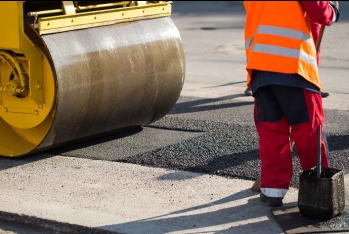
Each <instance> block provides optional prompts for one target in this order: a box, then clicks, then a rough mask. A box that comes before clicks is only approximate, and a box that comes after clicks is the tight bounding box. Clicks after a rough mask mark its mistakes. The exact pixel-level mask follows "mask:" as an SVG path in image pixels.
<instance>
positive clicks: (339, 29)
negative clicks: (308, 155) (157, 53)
mask: <svg viewBox="0 0 349 234" xmlns="http://www.w3.org/2000/svg"><path fill="white" fill-rule="evenodd" d="M341 12H342V20H341V22H339V23H337V24H335V25H333V26H331V27H328V28H326V31H325V36H324V38H323V46H322V58H321V67H320V75H321V80H322V82H323V85H324V87H325V89H326V90H327V91H329V92H330V96H329V97H328V98H326V99H324V107H325V114H326V131H327V135H328V143H329V148H330V151H331V162H332V166H333V167H337V168H340V169H343V171H344V172H345V173H347V172H348V169H349V126H348V123H349V113H348V110H349V99H348V97H349V79H347V74H348V72H349V3H348V2H341ZM172 19H173V21H174V22H175V24H176V25H177V27H178V29H179V30H180V33H181V36H182V39H183V44H184V47H185V53H186V59H187V72H186V81H185V85H184V88H183V91H182V94H181V97H180V99H179V100H178V102H177V104H176V106H175V107H174V108H173V109H172V110H171V112H170V113H169V114H168V115H167V116H166V117H165V118H163V119H161V120H159V121H158V122H155V123H153V124H151V125H149V126H146V127H144V128H139V129H134V130H132V131H129V132H125V133H122V134H114V135H110V136H105V137H101V138H98V139H94V140H89V141H85V142H83V143H77V144H73V145H70V146H68V147H63V148H60V149H56V150H52V151H50V152H46V153H45V154H40V155H33V156H31V157H27V158H21V159H16V160H9V159H0V183H1V184H2V188H1V193H0V210H1V211H4V212H11V213H18V214H25V215H29V216H36V217H39V218H43V219H49V220H56V221H58V222H67V223H71V224H77V225H83V226H88V227H95V228H100V229H103V230H109V231H116V232H121V233H122V232H124V233H280V232H282V229H281V228H280V226H279V225H278V224H277V223H276V221H275V220H274V219H273V217H272V216H271V213H270V210H269V208H268V207H266V206H265V205H263V204H262V203H260V201H259V198H258V195H257V194H253V193H252V192H250V190H249V188H250V186H251V184H252V183H253V181H254V180H255V179H256V178H257V177H258V175H259V167H260V162H259V159H258V145H257V143H258V138H257V134H256V131H255V128H254V125H253V117H252V110H253V99H252V98H251V97H245V96H244V95H243V91H244V90H245V86H246V84H245V81H246V79H245V76H246V72H245V70H244V67H245V50H244V38H243V33H244V20H245V15H244V9H243V5H242V2H240V1H236V2H223V1H207V2H177V1H174V2H173V14H172ZM294 156H295V157H294V170H295V174H297V173H298V171H299V163H298V161H297V157H296V156H297V155H296V152H295V154H294ZM346 183H347V185H346V186H347V188H349V184H348V177H347V179H346ZM297 187H298V182H297V177H294V178H293V180H292V188H291V189H290V191H289V193H288V195H287V196H286V197H285V203H287V204H294V202H296V201H297ZM347 191H349V189H347ZM348 197H349V194H347V198H348ZM348 204H349V203H348ZM6 225H7V226H6ZM11 227H12V229H11ZM20 228H22V227H18V230H19V229H20ZM1 229H2V230H3V231H5V230H6V231H8V232H9V231H11V230H15V231H16V228H15V227H13V225H12V226H11V225H9V224H2V223H0V232H1ZM18 233H20V232H18ZM33 233H34V232H33Z"/></svg>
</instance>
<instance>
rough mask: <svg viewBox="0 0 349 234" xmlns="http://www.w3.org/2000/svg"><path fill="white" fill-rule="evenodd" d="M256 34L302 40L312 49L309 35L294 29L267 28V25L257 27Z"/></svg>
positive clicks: (312, 44)
mask: <svg viewBox="0 0 349 234" xmlns="http://www.w3.org/2000/svg"><path fill="white" fill-rule="evenodd" d="M257 34H269V35H273V36H280V37H287V38H292V39H297V40H302V41H305V42H306V43H308V44H309V45H311V46H312V47H313V48H314V49H315V47H314V42H313V38H311V37H310V35H308V34H306V33H304V32H302V31H300V30H296V29H289V28H284V27H277V26H269V25H259V26H258V30H257Z"/></svg>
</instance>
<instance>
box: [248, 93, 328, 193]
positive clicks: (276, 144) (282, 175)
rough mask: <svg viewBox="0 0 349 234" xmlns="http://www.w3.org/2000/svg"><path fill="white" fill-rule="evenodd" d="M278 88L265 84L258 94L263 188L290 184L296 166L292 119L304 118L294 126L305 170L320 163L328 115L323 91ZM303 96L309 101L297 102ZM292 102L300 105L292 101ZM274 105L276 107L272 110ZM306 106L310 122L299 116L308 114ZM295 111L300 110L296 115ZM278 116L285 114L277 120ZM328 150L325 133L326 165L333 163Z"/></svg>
mask: <svg viewBox="0 0 349 234" xmlns="http://www.w3.org/2000/svg"><path fill="white" fill-rule="evenodd" d="M278 89H280V87H276V88H275V89H274V90H273V86H265V87H262V88H261V89H259V90H258V92H257V93H256V96H255V105H254V120H255V125H256V128H257V132H258V135H259V155H260V159H261V161H262V168H261V175H262V176H261V188H266V190H265V191H270V190H272V189H274V190H275V189H288V188H289V185H290V181H291V178H292V174H293V168H292V152H291V147H290V123H289V122H288V121H297V122H301V123H297V124H294V125H292V126H291V127H292V131H291V135H292V138H293V139H294V141H295V143H296V147H297V153H298V156H299V160H300V165H301V167H302V170H308V169H310V168H312V167H314V166H316V157H317V145H318V144H317V131H316V129H317V126H319V125H320V124H321V125H322V130H324V118H325V116H324V111H323V108H322V98H321V94H320V93H315V92H311V91H309V90H306V89H304V90H303V94H302V93H301V92H302V91H300V92H299V91H298V92H297V91H296V92H295V91H294V90H295V89H297V88H295V87H288V86H284V88H283V90H281V91H278V92H276V91H275V90H278ZM288 90H290V91H288ZM280 92H281V93H282V94H281V95H280ZM285 94H286V95H285ZM299 96H302V98H299ZM297 97H298V98H297ZM295 98H297V101H296V102H294V101H290V100H293V99H295ZM299 99H302V100H303V101H304V102H305V103H304V104H305V105H297V104H298V102H299ZM290 102H291V103H292V102H293V103H294V104H296V105H292V104H291V105H290V104H289V103H290ZM270 107H273V109H272V110H271V109H270ZM304 108H305V109H306V112H305V115H306V114H308V116H309V121H306V122H305V121H301V120H298V119H297V118H299V117H300V118H301V117H302V116H303V115H304V112H303V111H304ZM287 110H290V111H287ZM293 113H300V114H297V115H294V114H293ZM277 116H282V117H281V118H279V119H278V120H277V121H276V119H277V118H276V117H277ZM314 129H315V130H314ZM327 150H328V148H327V143H326V137H325V136H324V135H322V137H321V158H322V162H321V163H322V166H323V167H329V161H328V151H327ZM265 195H266V194H265ZM272 197H282V196H277V195H275V196H272Z"/></svg>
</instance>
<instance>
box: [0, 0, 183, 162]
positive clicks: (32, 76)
mask: <svg viewBox="0 0 349 234" xmlns="http://www.w3.org/2000/svg"><path fill="white" fill-rule="evenodd" d="M24 3H27V4H28V5H25V4H24ZM47 3H48V2H35V1H33V2H10V1H9V2H0V24H1V26H0V35H7V36H6V37H0V156H4V157H19V156H24V155H28V154H32V153H37V152H40V151H43V150H47V149H51V148H54V147H58V146H61V145H64V144H67V143H68V142H73V141H76V140H81V139H84V138H87V137H93V136H96V135H100V134H104V133H107V132H111V131H120V130H123V129H125V128H132V127H137V126H143V125H147V124H149V123H151V122H153V121H156V120H158V119H160V118H162V117H163V116H165V115H166V114H167V113H168V112H169V111H170V110H171V109H172V107H173V106H174V104H175V103H176V101H177V100H178V98H179V95H180V92H181V90H182V87H183V83H184V74H185V58H184V51H183V46H182V42H181V38H180V35H179V32H178V30H177V28H176V26H175V25H174V23H173V22H172V20H171V19H170V18H169V14H170V12H171V3H170V2H113V3H110V2H102V3H101V4H100V2H98V4H100V5H96V4H91V5H89V3H91V2H80V1H79V2H58V3H60V4H61V6H62V7H61V9H47V10H46V11H45V10H43V9H45V7H46V6H47V5H49V6H50V7H51V8H52V7H56V6H57V5H59V4H57V2H49V4H47ZM84 3H85V4H84ZM23 4H24V7H23ZM45 4H46V5H45ZM55 4H56V5H55ZM33 9H34V11H33ZM79 9H80V10H79ZM81 9H85V12H81V13H78V12H80V11H83V10H81ZM39 10H40V11H39ZM31 15H32V16H34V17H29V16H31ZM127 15H128V17H127ZM84 17H85V19H83V18H84ZM86 17H88V18H89V19H86ZM24 18H25V21H26V22H24ZM99 18H100V21H99V22H96V23H91V20H96V19H99ZM65 21H67V22H71V23H74V22H77V21H78V22H79V23H78V24H74V25H68V24H65V23H64V22H65ZM48 24H49V25H48ZM42 25H46V26H52V27H46V28H45V27H43V26H42ZM41 28H43V29H42V30H41Z"/></svg>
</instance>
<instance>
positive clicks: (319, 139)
mask: <svg viewBox="0 0 349 234" xmlns="http://www.w3.org/2000/svg"><path fill="white" fill-rule="evenodd" d="M317 134H318V135H317V160H316V177H317V178H318V179H320V177H321V124H320V125H319V127H318V130H317Z"/></svg>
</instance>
